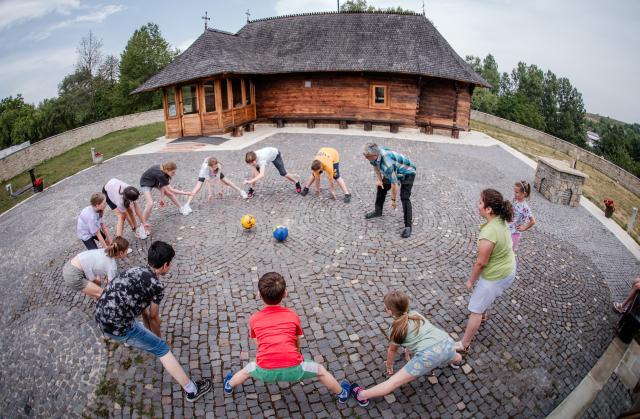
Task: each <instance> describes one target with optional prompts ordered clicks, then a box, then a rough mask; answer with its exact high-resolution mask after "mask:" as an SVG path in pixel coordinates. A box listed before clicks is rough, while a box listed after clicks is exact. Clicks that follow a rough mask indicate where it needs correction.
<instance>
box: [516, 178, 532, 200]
mask: <svg viewBox="0 0 640 419" xmlns="http://www.w3.org/2000/svg"><path fill="white" fill-rule="evenodd" d="M515 186H516V188H518V190H519V191H520V192H522V193H523V194H524V197H525V198H529V195H531V185H530V184H529V182H527V181H526V180H521V181H519V182H516V183H515Z"/></svg>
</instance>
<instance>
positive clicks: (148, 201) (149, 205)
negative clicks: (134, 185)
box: [142, 192, 153, 224]
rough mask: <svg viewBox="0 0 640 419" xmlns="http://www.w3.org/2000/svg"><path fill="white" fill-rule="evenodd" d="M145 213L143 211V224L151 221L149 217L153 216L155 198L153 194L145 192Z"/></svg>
mask: <svg viewBox="0 0 640 419" xmlns="http://www.w3.org/2000/svg"><path fill="white" fill-rule="evenodd" d="M144 199H145V203H144V211H142V223H143V224H145V223H146V222H147V221H149V217H150V216H151V211H152V210H153V196H151V192H144Z"/></svg>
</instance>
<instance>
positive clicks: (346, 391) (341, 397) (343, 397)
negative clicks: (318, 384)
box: [338, 380, 351, 403]
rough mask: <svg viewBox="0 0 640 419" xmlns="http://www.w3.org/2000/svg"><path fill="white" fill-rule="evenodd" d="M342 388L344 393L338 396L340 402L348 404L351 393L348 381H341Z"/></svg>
mask: <svg viewBox="0 0 640 419" xmlns="http://www.w3.org/2000/svg"><path fill="white" fill-rule="evenodd" d="M340 387H342V392H341V393H340V394H338V402H339V403H346V402H347V400H349V395H350V393H351V384H349V382H348V381H347V380H342V381H340Z"/></svg>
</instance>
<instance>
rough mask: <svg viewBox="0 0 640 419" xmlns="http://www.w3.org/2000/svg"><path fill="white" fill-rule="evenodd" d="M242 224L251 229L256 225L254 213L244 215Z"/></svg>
mask: <svg viewBox="0 0 640 419" xmlns="http://www.w3.org/2000/svg"><path fill="white" fill-rule="evenodd" d="M240 224H242V227H244V228H245V229H247V230H249V229H251V228H252V227H253V226H254V225H256V219H255V217H254V216H253V215H250V214H245V215H243V216H242V219H241V220H240Z"/></svg>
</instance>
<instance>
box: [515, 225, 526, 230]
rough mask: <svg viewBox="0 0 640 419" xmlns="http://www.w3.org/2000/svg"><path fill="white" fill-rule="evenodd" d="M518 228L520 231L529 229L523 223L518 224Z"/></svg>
mask: <svg viewBox="0 0 640 419" xmlns="http://www.w3.org/2000/svg"><path fill="white" fill-rule="evenodd" d="M516 230H518V231H527V229H526V228H525V227H524V226H523V225H519V226H516Z"/></svg>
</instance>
